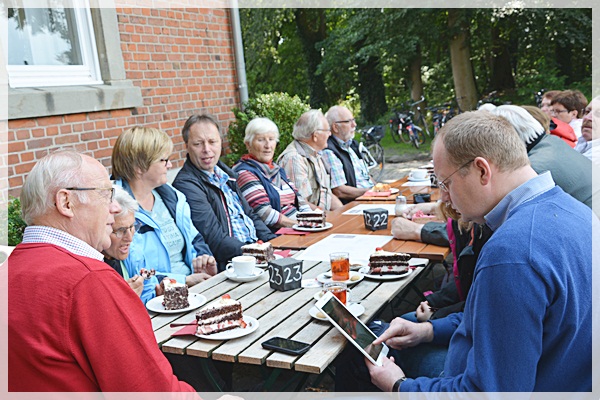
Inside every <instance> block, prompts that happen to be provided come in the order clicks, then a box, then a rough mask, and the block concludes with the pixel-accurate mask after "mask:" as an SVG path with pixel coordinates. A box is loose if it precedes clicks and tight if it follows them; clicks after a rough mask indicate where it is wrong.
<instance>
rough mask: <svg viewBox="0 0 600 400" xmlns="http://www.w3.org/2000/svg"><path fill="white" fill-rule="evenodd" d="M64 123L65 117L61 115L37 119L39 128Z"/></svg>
mask: <svg viewBox="0 0 600 400" xmlns="http://www.w3.org/2000/svg"><path fill="white" fill-rule="evenodd" d="M62 122H63V117H62V116H61V115H57V116H52V117H42V118H38V119H37V124H38V126H47V125H59V124H61V123H62Z"/></svg>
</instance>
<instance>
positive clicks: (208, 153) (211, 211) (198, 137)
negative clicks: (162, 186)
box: [173, 114, 276, 271]
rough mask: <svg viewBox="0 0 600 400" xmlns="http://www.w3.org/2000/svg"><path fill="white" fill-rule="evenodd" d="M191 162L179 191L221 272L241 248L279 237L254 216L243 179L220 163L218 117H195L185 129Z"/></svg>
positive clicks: (179, 182)
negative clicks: (244, 194) (240, 180)
mask: <svg viewBox="0 0 600 400" xmlns="http://www.w3.org/2000/svg"><path fill="white" fill-rule="evenodd" d="M182 134H183V141H184V142H185V144H186V147H187V152H188V155H187V160H186V161H185V163H184V165H183V168H181V171H179V173H178V174H177V176H176V177H175V180H174V181H173V186H175V187H176V188H177V189H178V190H180V191H181V192H182V193H183V194H185V196H186V198H187V202H188V203H189V205H190V209H191V212H192V221H193V223H194V225H195V226H196V228H197V229H198V230H199V231H200V233H202V236H204V238H205V240H206V243H207V244H208V246H209V247H210V250H211V252H212V253H213V255H214V256H215V258H216V259H217V262H218V264H219V270H220V271H222V270H224V269H225V265H226V264H227V262H228V261H230V260H231V258H232V257H235V256H239V255H241V254H242V250H241V247H242V246H243V245H245V244H247V243H254V242H256V241H258V240H262V241H265V242H266V241H269V240H271V239H274V238H275V237H276V236H275V235H274V234H273V233H272V232H271V230H270V229H269V228H268V227H267V226H266V225H265V223H264V222H263V220H262V219H261V218H260V217H259V216H258V215H257V214H256V213H255V212H254V211H253V210H252V207H250V205H248V202H247V201H246V199H245V198H244V196H243V194H242V192H241V190H240V188H239V186H238V185H237V183H236V178H237V174H236V173H235V172H234V171H233V170H231V169H230V168H229V167H227V166H226V165H225V164H224V163H223V162H221V161H219V157H221V148H222V143H223V141H222V129H221V126H220V124H219V122H218V121H217V119H216V118H215V117H213V116H212V115H208V114H195V115H192V116H191V117H190V118H188V120H187V121H186V122H185V125H184V126H183V129H182Z"/></svg>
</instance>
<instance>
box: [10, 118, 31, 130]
mask: <svg viewBox="0 0 600 400" xmlns="http://www.w3.org/2000/svg"><path fill="white" fill-rule="evenodd" d="M34 126H36V124H35V120H33V119H14V120H12V121H8V129H19V128H32V127H34Z"/></svg>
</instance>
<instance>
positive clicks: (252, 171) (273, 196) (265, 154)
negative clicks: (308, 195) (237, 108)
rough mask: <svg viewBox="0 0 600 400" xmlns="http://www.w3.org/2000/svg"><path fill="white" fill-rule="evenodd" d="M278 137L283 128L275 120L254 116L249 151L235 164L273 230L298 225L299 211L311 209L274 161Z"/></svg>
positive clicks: (247, 191) (249, 195)
mask: <svg viewBox="0 0 600 400" xmlns="http://www.w3.org/2000/svg"><path fill="white" fill-rule="evenodd" d="M278 141H279V129H278V128H277V125H275V123H274V122H273V121H271V120H270V119H268V118H254V119H253V120H252V121H250V123H248V126H247V127H246V135H245V137H244V143H245V144H246V148H247V149H248V154H245V155H243V156H242V158H241V159H240V161H238V163H237V164H236V165H234V166H233V170H234V171H235V172H237V173H238V179H237V184H238V186H239V187H240V189H241V190H242V193H243V194H244V197H245V198H246V200H247V201H248V204H250V206H251V207H252V208H253V209H254V211H255V212H256V213H257V214H258V215H259V216H260V217H261V218H262V220H263V221H264V222H265V224H266V225H267V226H268V227H269V228H271V230H273V231H276V230H277V229H279V228H281V227H291V226H292V225H294V224H295V223H296V213H297V212H298V211H310V210H311V208H310V206H309V205H308V203H307V202H306V201H305V200H304V198H302V196H301V195H300V194H299V193H298V192H297V191H296V189H295V188H294V185H293V184H292V183H291V182H289V180H288V179H287V176H286V174H285V171H284V170H283V168H281V167H280V166H279V165H277V164H275V163H273V155H274V154H275V147H276V146H277V142H278Z"/></svg>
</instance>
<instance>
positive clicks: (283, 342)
mask: <svg viewBox="0 0 600 400" xmlns="http://www.w3.org/2000/svg"><path fill="white" fill-rule="evenodd" d="M261 345H262V347H264V348H265V349H268V350H275V351H279V352H281V353H286V354H291V355H294V356H298V355H300V354H304V353H306V352H307V351H308V349H310V344H308V343H304V342H299V341H297V340H292V339H286V338H282V337H277V336H276V337H272V338H271V339H269V340H266V341H264V342H262V343H261Z"/></svg>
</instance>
